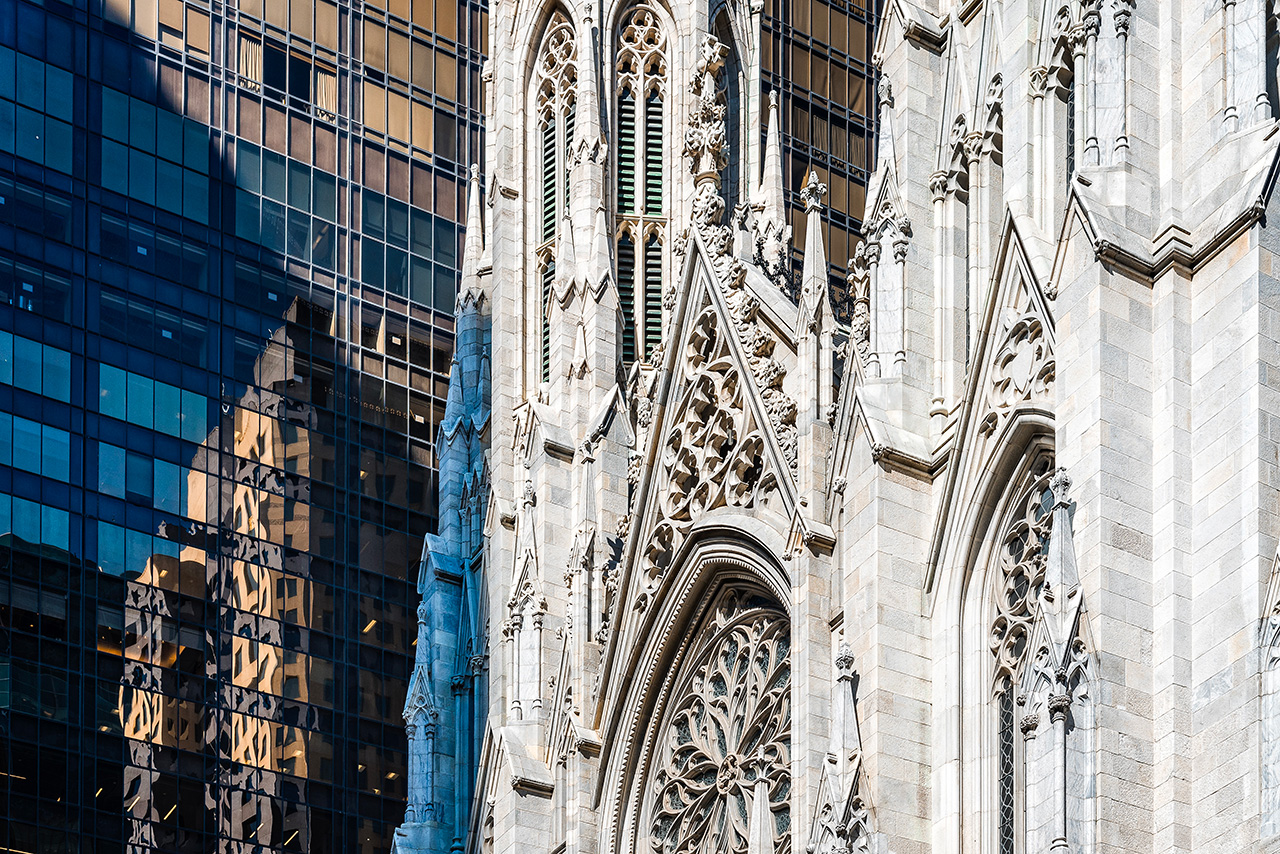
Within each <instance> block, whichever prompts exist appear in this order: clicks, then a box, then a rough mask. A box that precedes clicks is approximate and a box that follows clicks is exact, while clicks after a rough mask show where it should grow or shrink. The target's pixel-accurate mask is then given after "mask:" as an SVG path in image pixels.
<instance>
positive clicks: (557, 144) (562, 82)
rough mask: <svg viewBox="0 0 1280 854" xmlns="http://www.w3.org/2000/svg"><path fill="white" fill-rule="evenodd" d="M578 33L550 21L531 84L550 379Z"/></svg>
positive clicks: (538, 265) (542, 317)
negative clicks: (551, 317) (552, 307)
mask: <svg viewBox="0 0 1280 854" xmlns="http://www.w3.org/2000/svg"><path fill="white" fill-rule="evenodd" d="M577 59H578V50H577V38H576V35H575V33H574V30H573V25H572V24H571V23H569V20H568V18H566V17H565V15H564V14H563V13H561V12H556V13H555V14H554V15H553V16H552V18H551V21H550V23H549V24H548V25H547V32H546V35H545V36H544V37H543V39H542V46H541V48H540V49H539V51H538V61H537V64H536V66H535V68H534V80H533V84H534V85H533V86H532V87H531V92H532V97H533V99H534V103H533V104H532V105H531V109H530V114H531V115H533V116H535V117H536V122H535V126H534V128H533V130H532V135H533V138H532V139H531V140H530V147H529V150H530V151H533V152H535V155H534V156H535V163H534V170H533V171H534V175H535V177H534V181H535V186H534V192H532V193H530V196H531V197H533V198H536V199H537V206H536V210H535V211H534V212H533V215H534V217H535V219H534V222H535V223H536V225H535V233H536V234H537V237H538V239H537V250H536V258H535V265H534V268H535V270H536V271H537V279H538V284H539V288H538V290H537V302H538V303H539V306H538V308H539V311H538V317H539V324H540V327H541V328H540V329H539V334H540V336H541V344H540V348H541V370H542V373H541V378H542V380H543V381H544V382H545V381H546V380H548V379H549V378H550V377H549V374H550V365H551V335H550V323H549V317H548V314H549V310H550V303H551V283H552V282H553V281H554V279H555V253H556V241H557V239H558V238H559V236H560V235H559V230H560V223H561V221H562V219H563V216H562V214H563V211H564V209H565V206H566V204H567V203H568V199H569V162H570V160H569V157H570V150H571V146H572V145H573V138H574V136H573V122H574V109H575V104H576V96H577V89H578V69H577Z"/></svg>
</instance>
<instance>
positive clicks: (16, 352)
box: [13, 337, 44, 394]
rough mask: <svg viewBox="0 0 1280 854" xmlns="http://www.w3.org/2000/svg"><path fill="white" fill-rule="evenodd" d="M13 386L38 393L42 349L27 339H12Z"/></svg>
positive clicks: (35, 342) (42, 361)
mask: <svg viewBox="0 0 1280 854" xmlns="http://www.w3.org/2000/svg"><path fill="white" fill-rule="evenodd" d="M13 363H14V364H13V367H14V371H13V378H14V385H16V386H17V387H18V388H25V389H26V390H27V391H32V392H35V393H36V394H39V393H40V375H41V371H42V368H43V365H44V347H43V346H42V345H41V344H40V343H39V342H38V341H32V340H31V339H29V338H16V337H15V338H14V339H13Z"/></svg>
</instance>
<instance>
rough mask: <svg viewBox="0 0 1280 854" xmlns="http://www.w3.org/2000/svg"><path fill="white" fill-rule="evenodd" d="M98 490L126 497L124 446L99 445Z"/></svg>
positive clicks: (118, 496) (117, 496)
mask: <svg viewBox="0 0 1280 854" xmlns="http://www.w3.org/2000/svg"><path fill="white" fill-rule="evenodd" d="M98 490H99V491H100V492H105V493H107V494H108V495H114V496H115V497H116V498H124V448H117V447H116V446H115V445H108V444H106V443H100V444H99V445H98Z"/></svg>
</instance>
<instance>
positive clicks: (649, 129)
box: [644, 92, 663, 216]
mask: <svg viewBox="0 0 1280 854" xmlns="http://www.w3.org/2000/svg"><path fill="white" fill-rule="evenodd" d="M662 142H663V140H662V99H661V98H659V97H658V94H657V93H656V92H654V93H653V94H651V95H649V97H648V98H646V99H645V102H644V212H645V214H646V215H648V216H661V215H662Z"/></svg>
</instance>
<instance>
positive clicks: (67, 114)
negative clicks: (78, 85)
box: [44, 65, 76, 122]
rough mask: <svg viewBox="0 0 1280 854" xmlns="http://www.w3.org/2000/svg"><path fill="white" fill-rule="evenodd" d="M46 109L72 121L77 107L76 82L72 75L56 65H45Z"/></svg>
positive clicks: (65, 119)
mask: <svg viewBox="0 0 1280 854" xmlns="http://www.w3.org/2000/svg"><path fill="white" fill-rule="evenodd" d="M44 86H45V102H46V103H45V111H46V112H48V113H49V114H50V115H53V116H57V117H58V118H60V119H62V120H63V121H66V122H69V121H71V113H72V110H73V108H74V107H75V93H76V90H75V83H74V79H73V78H72V76H71V75H70V74H69V73H67V72H66V71H63V70H62V69H61V68H58V67H57V66H54V65H46V66H45V80H44Z"/></svg>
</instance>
